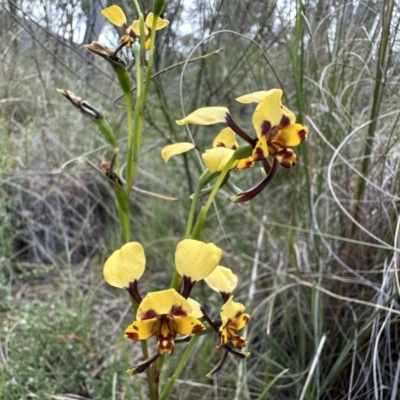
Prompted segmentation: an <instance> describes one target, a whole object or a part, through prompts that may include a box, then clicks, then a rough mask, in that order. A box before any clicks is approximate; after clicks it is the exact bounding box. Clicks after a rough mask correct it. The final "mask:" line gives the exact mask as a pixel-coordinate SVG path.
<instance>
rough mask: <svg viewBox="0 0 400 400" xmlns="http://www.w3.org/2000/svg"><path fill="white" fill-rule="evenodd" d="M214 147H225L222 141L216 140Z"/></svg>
mask: <svg viewBox="0 0 400 400" xmlns="http://www.w3.org/2000/svg"><path fill="white" fill-rule="evenodd" d="M215 147H226V146H225V143H224V142H218V143H217V144H216V146H215Z"/></svg>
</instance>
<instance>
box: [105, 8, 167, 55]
mask: <svg viewBox="0 0 400 400" xmlns="http://www.w3.org/2000/svg"><path fill="white" fill-rule="evenodd" d="M101 13H102V14H103V15H104V16H105V17H106V18H107V19H108V20H109V21H110V22H111V23H112V24H114V25H116V26H120V27H122V28H123V29H124V30H125V35H123V36H121V38H120V42H121V43H126V46H128V47H129V46H131V45H132V43H133V42H134V41H135V40H136V38H138V37H140V27H139V20H135V21H133V23H132V25H129V26H128V25H127V19H126V16H125V14H124V12H123V11H122V9H121V8H120V7H118V6H116V5H113V6H110V7H107V8H105V9H104V10H102V11H101ZM153 18H154V15H153V13H152V12H151V13H149V14H147V17H146V21H145V26H144V33H145V39H146V41H145V49H146V50H149V49H150V45H151V41H150V39H149V38H150V31H151V28H152V25H153ZM168 24H169V21H167V20H166V19H162V18H158V19H157V25H156V30H157V31H158V30H160V29H162V28H165V27H166V26H167V25H168Z"/></svg>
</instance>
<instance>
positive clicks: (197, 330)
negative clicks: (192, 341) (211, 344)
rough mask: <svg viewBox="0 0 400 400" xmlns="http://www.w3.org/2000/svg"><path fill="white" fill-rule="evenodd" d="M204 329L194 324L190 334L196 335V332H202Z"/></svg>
mask: <svg viewBox="0 0 400 400" xmlns="http://www.w3.org/2000/svg"><path fill="white" fill-rule="evenodd" d="M204 329H206V328H205V327H204V326H203V325H200V324H196V325H195V326H194V327H193V329H192V333H197V332H200V331H203V330H204Z"/></svg>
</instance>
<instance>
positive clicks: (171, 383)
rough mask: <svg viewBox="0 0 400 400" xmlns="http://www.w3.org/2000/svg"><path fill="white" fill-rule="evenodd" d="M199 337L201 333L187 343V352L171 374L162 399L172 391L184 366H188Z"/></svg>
mask: <svg viewBox="0 0 400 400" xmlns="http://www.w3.org/2000/svg"><path fill="white" fill-rule="evenodd" d="M198 339H199V335H195V336H193V338H192V340H191V341H190V342H189V344H188V345H187V347H186V349H185V352H184V353H183V355H182V358H181V360H180V361H179V364H178V367H177V368H176V370H175V372H174V374H173V375H172V376H171V379H170V380H169V382H168V384H167V386H166V387H165V388H164V390H163V392H162V393H161V396H160V400H165V399H166V398H167V397H168V396H169V394H170V393H171V391H172V388H173V386H174V383H175V381H176V380H177V378H178V377H179V375H180V374H181V372H182V370H183V368H184V367H185V366H186V364H187V361H188V358H189V356H190V353H191V351H192V349H193V347H194V345H195V344H196V342H197V340H198Z"/></svg>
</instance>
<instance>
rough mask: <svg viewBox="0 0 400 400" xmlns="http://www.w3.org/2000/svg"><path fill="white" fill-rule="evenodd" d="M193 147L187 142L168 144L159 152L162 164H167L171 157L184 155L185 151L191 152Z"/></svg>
mask: <svg viewBox="0 0 400 400" xmlns="http://www.w3.org/2000/svg"><path fill="white" fill-rule="evenodd" d="M194 147H195V146H194V144H193V143H188V142H182V143H174V144H170V145H168V146H165V147H164V148H163V149H162V150H161V157H162V158H163V160H164V162H168V160H169V159H170V158H171V157H173V156H176V155H178V154H182V153H186V152H187V151H189V150H192V149H193V148H194Z"/></svg>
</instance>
